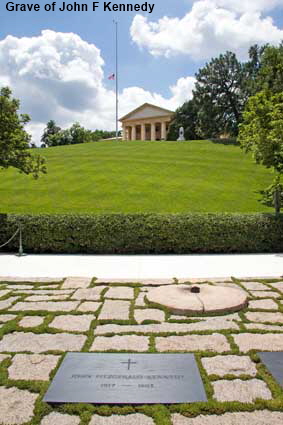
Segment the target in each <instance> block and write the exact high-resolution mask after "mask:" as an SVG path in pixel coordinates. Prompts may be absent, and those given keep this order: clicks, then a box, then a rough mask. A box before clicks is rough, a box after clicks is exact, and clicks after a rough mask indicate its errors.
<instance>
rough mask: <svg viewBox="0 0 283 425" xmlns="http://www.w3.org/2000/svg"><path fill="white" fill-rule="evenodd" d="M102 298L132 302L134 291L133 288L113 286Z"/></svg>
mask: <svg viewBox="0 0 283 425" xmlns="http://www.w3.org/2000/svg"><path fill="white" fill-rule="evenodd" d="M104 297H105V298H117V299H129V300H132V299H134V290H133V288H128V287H126V286H115V287H112V288H109V289H108V291H107V292H106V294H105V295H104Z"/></svg>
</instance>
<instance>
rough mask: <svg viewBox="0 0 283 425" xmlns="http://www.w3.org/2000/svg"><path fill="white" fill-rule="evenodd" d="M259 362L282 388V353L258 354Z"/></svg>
mask: <svg viewBox="0 0 283 425" xmlns="http://www.w3.org/2000/svg"><path fill="white" fill-rule="evenodd" d="M258 355H259V357H260V360H261V362H262V363H263V364H264V365H265V366H266V367H267V369H268V370H269V372H270V373H271V375H272V376H273V378H274V379H275V380H276V381H277V382H278V384H279V385H281V387H282V388H283V352H275V353H269V352H263V353H258Z"/></svg>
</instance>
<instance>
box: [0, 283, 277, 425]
mask: <svg viewBox="0 0 283 425" xmlns="http://www.w3.org/2000/svg"><path fill="white" fill-rule="evenodd" d="M232 280H233V282H234V283H235V284H237V285H239V287H241V288H242V289H244V290H246V291H247V289H246V288H245V286H244V285H243V284H242V282H243V281H240V280H238V279H235V278H233V279H232ZM252 281H253V282H255V281H256V282H259V283H262V284H264V285H265V286H266V290H267V291H272V292H274V293H276V294H278V296H279V298H272V296H271V297H270V298H268V297H266V298H268V299H272V300H274V301H275V303H276V305H277V307H278V309H277V308H276V310H264V309H249V308H246V309H245V310H243V311H241V312H239V313H238V318H236V319H235V323H237V324H238V325H239V329H238V330H236V329H225V330H221V329H220V330H217V331H215V330H209V329H208V330H203V331H191V332H182V331H178V332H162V331H161V332H158V333H152V332H141V333H138V334H137V333H135V332H127V333H125V334H124V333H122V335H141V336H143V335H144V336H146V337H148V349H147V351H146V352H147V353H157V352H158V349H157V345H156V338H160V337H172V336H176V337H180V338H182V337H185V336H187V337H189V336H194V335H199V336H200V337H201V336H207V338H208V339H209V337H210V336H211V335H213V334H218V335H222V336H223V337H224V338H225V339H226V340H227V343H228V346H229V350H227V351H224V352H223V353H222V352H221V353H219V352H218V351H217V347H215V348H214V349H210V350H197V349H195V350H191V351H193V352H194V353H195V356H196V361H197V364H198V366H199V370H200V374H201V377H202V380H203V383H204V387H205V390H206V394H207V398H208V402H207V403H203V402H201V403H193V404H178V405H153V406H149V405H144V406H130V405H129V406H112V405H111V406H107V405H104V406H100V405H85V404H79V403H78V404H65V405H61V406H57V407H54V406H50V405H48V404H47V403H43V402H42V398H43V396H44V394H45V392H46V391H47V388H48V386H49V383H50V381H51V380H52V378H53V377H54V376H55V373H56V371H57V370H58V368H59V366H60V364H61V362H62V361H63V358H64V356H65V352H64V351H60V350H47V351H45V352H44V353H42V354H57V355H59V356H60V359H59V361H58V364H57V366H56V367H55V369H53V370H52V372H51V373H50V379H49V382H45V381H31V380H12V379H10V378H9V372H8V370H9V367H10V366H11V365H12V362H13V357H14V356H15V354H16V353H15V352H13V351H7V352H2V354H5V355H6V354H7V355H9V356H10V357H9V358H6V359H4V360H3V361H2V362H1V361H0V386H1V387H6V388H10V387H16V388H18V389H20V390H28V391H30V392H31V393H36V394H38V398H37V400H36V402H35V406H34V416H33V418H32V419H31V420H30V421H29V422H27V423H26V425H39V424H40V422H41V420H42V418H43V417H44V416H46V415H47V414H49V413H51V412H60V413H65V414H69V415H76V416H78V417H79V418H80V425H88V424H89V422H90V420H91V417H92V415H93V414H98V415H101V416H110V415H128V414H133V413H141V414H143V415H146V416H149V417H150V418H152V419H153V421H154V423H155V424H156V425H172V420H171V414H172V413H181V414H183V415H184V416H188V417H195V416H197V415H199V414H218V415H220V414H222V413H226V412H238V411H246V412H252V411H255V410H263V409H269V410H271V411H276V410H277V411H283V389H282V388H281V387H280V386H279V384H278V383H277V382H276V381H275V380H274V379H273V377H272V376H271V375H270V373H269V372H268V370H267V369H266V367H265V366H264V365H263V364H261V363H260V359H259V356H258V355H257V350H254V349H252V350H250V351H249V352H248V353H243V352H241V350H240V347H239V346H238V345H237V344H236V342H235V339H234V335H239V334H243V333H247V334H251V335H254V334H258V335H263V336H264V335H269V334H280V333H281V332H283V323H277V322H261V323H262V324H270V325H278V326H280V327H281V328H282V331H279V330H278V331H276V330H272V331H269V330H264V329H246V328H245V325H246V324H249V323H253V322H251V321H250V320H248V319H247V317H246V313H248V312H258V313H275V312H276V313H283V305H282V304H281V303H282V301H283V293H282V292H280V290H279V289H277V288H275V287H273V286H272V283H277V282H279V281H280V280H277V279H272V280H271V279H270V280H265V279H254V280H252ZM281 281H282V280H281ZM245 282H248V280H247V281H245ZM55 283H56V288H55V287H54V284H55ZM55 283H52V282H49V283H47V284H46V285H45V284H43V283H42V282H38V283H37V282H25V283H23V282H20V283H19V282H15V283H12V282H2V283H1V290H2V289H4V290H5V289H10V288H11V291H10V292H9V293H7V294H5V295H4V296H3V297H0V301H5V300H9V298H11V297H14V296H17V297H18V298H17V299H14V300H12V302H11V305H10V306H9V307H7V308H5V309H2V310H0V344H1V341H3V338H5V336H7V335H9V334H12V333H13V332H22V333H23V334H25V333H29V332H32V333H33V334H35V335H41V334H50V335H55V334H62V333H68V334H71V335H72V334H73V335H85V337H86V340H85V342H84V344H83V346H82V348H81V352H89V351H90V349H91V347H92V345H93V343H94V340H95V338H97V337H100V336H103V337H107V338H109V341H110V342H111V338H112V337H113V336H115V335H118V334H119V332H118V333H117V332H107V333H105V334H101V335H100V334H99V335H97V334H96V328H97V327H98V326H102V325H105V324H111V325H114V324H115V325H120V326H121V327H123V326H125V325H135V326H139V327H141V328H142V326H143V325H146V324H153V323H155V321H154V320H145V321H143V322H142V323H143V324H139V325H138V323H137V321H136V320H135V310H139V311H140V310H147V309H148V308H150V309H152V308H153V309H159V310H161V311H163V312H164V313H165V321H164V322H162V323H168V324H170V323H172V324H174V323H179V324H180V325H182V324H190V323H197V322H198V321H199V320H200V319H205V318H203V317H201V318H200V317H198V316H197V315H195V316H190V317H188V318H186V319H183V318H182V319H180V320H177V319H173V320H171V319H170V317H171V316H172V313H171V312H170V311H169V310H168V309H166V308H162V307H160V306H157V305H154V304H152V303H147V304H146V305H145V306H137V305H136V301H137V299H138V297H139V295H140V294H144V295H145V297H146V293H147V292H146V291H145V292H143V291H142V290H141V289H142V288H143V285H142V284H139V283H136V282H135V283H130V282H129V283H125V282H121V283H118V282H114V283H103V282H101V283H100V282H99V283H98V284H96V279H95V278H94V279H92V281H91V283H90V285H89V288H94V287H96V286H106V288H104V289H103V290H102V291H101V294H100V297H99V300H98V301H97V302H99V303H101V304H100V306H99V308H98V309H97V310H96V311H93V312H83V311H78V310H77V309H78V308H79V306H80V305H81V304H82V303H83V302H87V301H88V300H87V299H83V300H79V301H78V306H77V308H76V309H75V310H74V311H68V312H66V311H62V310H60V302H68V301H71V297H72V295H73V294H74V293H75V291H76V290H77V289H75V288H74V289H71V290H70V291H69V292H67V293H66V294H65V295H66V298H65V299H64V300H63V301H54V303H55V302H56V303H58V311H52V312H50V311H48V310H39V311H33V310H24V311H11V309H12V308H13V306H14V305H16V304H17V303H19V302H25V300H26V299H27V298H28V297H29V296H30V295H31V294H30V293H29V292H28V290H25V289H20V290H16V287H17V286H19V287H20V286H23V285H24V284H26V285H29V286H32V288H33V289H34V291H35V292H37V291H39V290H41V289H42V288H43V287H44V289H45V288H46V290H48V291H52V293H53V292H54V293H55V292H56V293H58V294H60V291H61V288H62V284H63V281H62V282H60V283H57V282H55ZM176 283H177V280H176ZM208 283H210V284H213V282H208ZM52 285H53V286H52ZM111 287H115V288H118V287H130V288H133V289H134V298H133V299H130V300H126V301H128V302H129V314H128V320H115V319H111V318H109V320H100V319H99V316H100V313H101V311H102V308H103V304H104V302H105V295H106V294H107V291H108V289H109V288H111ZM39 288H40V289H39ZM116 290H117V289H116ZM247 292H248V293H249V298H250V300H262V298H260V297H255V296H254V295H253V294H252V293H251V292H250V291H249V290H248V291H247ZM50 300H52V295H51V296H50ZM119 300H120V299H119ZM121 300H122V301H123V299H121ZM72 301H73V300H72ZM124 301H125V299H124ZM26 302H28V301H26ZM7 315H9V316H10V315H11V318H10V320H8V321H4V322H3V323H2V321H1V316H2V317H3V318H5V316H7ZM67 315H74V316H81V315H93V320H92V321H91V322H90V326H89V329H88V330H87V331H85V332H79V331H65V330H62V329H57V328H52V327H51V326H50V324H51V323H52V321H53V320H54V318H56V317H58V316H67ZM13 316H14V318H13ZM27 316H31V317H37V316H38V317H42V318H44V321H43V323H41V324H40V325H38V326H30V327H22V326H21V325H20V321H21V320H22V319H23V318H24V317H27ZM214 316H215V317H221V318H223V319H224V320H225V317H226V316H227V318H228V316H229V314H227V315H221V316H219V315H209V317H214ZM5 320H6V319H5ZM230 320H231V319H230ZM282 338H283V336H282ZM270 349H271V350H272V347H270ZM116 351H117V350H113V349H107V352H116ZM118 351H119V352H129V351H131V350H130V349H129V350H118ZM282 351H283V349H282ZM163 352H164V351H163ZM165 352H169V351H165ZM170 352H188V351H186V349H184V348H183V349H182V348H181V349H180V348H179V347H176V349H172V350H170ZM21 353H22V354H23V353H24V352H21ZM30 353H31V352H30ZM232 354H233V355H235V356H239V357H241V356H249V358H250V359H251V360H252V361H253V362H254V363H255V365H256V369H257V373H256V376H254V377H253V378H255V379H257V380H259V381H262V382H264V383H265V384H266V385H267V388H268V389H269V390H270V391H271V393H272V399H271V400H262V399H258V400H254V402H253V403H241V402H239V401H232V402H219V401H217V400H216V399H215V395H214V389H213V383H215V382H217V381H220V380H226V381H234V380H235V379H240V380H241V381H245V382H249V380H250V379H251V376H249V375H245V374H242V375H240V376H235V375H233V374H232V373H228V374H226V375H224V376H218V375H217V374H211V375H208V373H207V371H206V369H205V367H204V366H203V364H202V362H201V359H202V358H203V357H209V358H213V357H215V356H217V355H221V356H226V355H232ZM19 423H20V422H19ZM0 424H1V419H0ZM3 424H4V425H6V423H5V422H4V423H3Z"/></svg>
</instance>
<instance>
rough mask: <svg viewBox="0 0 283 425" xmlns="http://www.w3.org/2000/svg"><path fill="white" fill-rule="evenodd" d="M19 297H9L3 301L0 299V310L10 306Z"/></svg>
mask: <svg viewBox="0 0 283 425" xmlns="http://www.w3.org/2000/svg"><path fill="white" fill-rule="evenodd" d="M18 299H19V297H10V298H7V299H6V300H4V301H0V310H6V309H7V308H10V307H11V305H12V304H13V302H14V301H16V300H18Z"/></svg>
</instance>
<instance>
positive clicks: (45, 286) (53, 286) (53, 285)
mask: <svg viewBox="0 0 283 425" xmlns="http://www.w3.org/2000/svg"><path fill="white" fill-rule="evenodd" d="M59 286H60V285H58V283H48V282H45V283H42V284H41V285H40V286H39V287H38V289H49V288H50V289H56V288H58V287H59Z"/></svg>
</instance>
